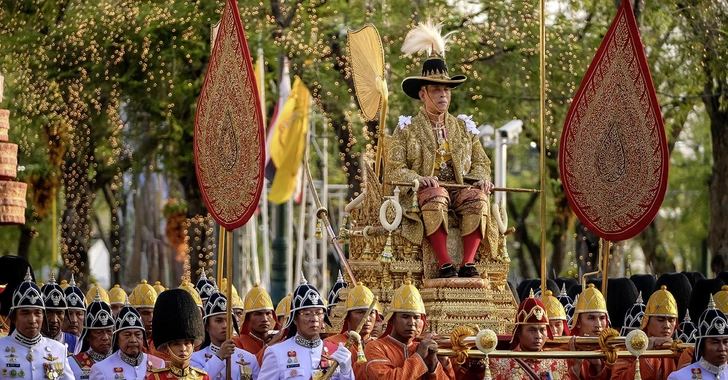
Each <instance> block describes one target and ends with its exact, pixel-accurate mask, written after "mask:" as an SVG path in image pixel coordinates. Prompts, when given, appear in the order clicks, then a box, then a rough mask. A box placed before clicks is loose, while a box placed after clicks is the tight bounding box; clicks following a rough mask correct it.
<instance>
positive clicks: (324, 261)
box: [320, 118, 333, 285]
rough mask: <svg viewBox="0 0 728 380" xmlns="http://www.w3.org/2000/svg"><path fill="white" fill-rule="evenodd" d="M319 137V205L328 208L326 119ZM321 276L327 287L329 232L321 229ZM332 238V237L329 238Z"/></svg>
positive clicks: (322, 121) (322, 120)
mask: <svg viewBox="0 0 728 380" xmlns="http://www.w3.org/2000/svg"><path fill="white" fill-rule="evenodd" d="M321 136H322V137H323V141H322V150H323V154H321V203H322V204H323V205H324V207H326V208H328V207H329V140H328V137H327V136H326V119H325V118H322V119H321ZM321 230H322V231H321V232H322V235H321V256H320V257H321V276H322V277H323V279H324V284H325V285H329V284H330V282H329V255H328V248H329V245H328V238H329V236H328V234H329V231H328V230H327V229H325V228H322V229H321ZM331 237H333V236H331Z"/></svg>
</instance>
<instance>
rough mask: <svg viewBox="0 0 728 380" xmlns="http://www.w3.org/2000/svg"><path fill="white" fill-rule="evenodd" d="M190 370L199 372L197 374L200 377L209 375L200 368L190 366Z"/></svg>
mask: <svg viewBox="0 0 728 380" xmlns="http://www.w3.org/2000/svg"><path fill="white" fill-rule="evenodd" d="M190 369H192V370H194V371H195V372H197V373H198V374H200V375H207V372H205V371H204V370H201V369H199V368H196V367H193V366H190Z"/></svg>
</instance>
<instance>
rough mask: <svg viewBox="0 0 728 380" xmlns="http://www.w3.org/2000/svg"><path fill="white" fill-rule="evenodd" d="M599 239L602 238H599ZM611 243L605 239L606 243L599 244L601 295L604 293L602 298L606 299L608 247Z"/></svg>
mask: <svg viewBox="0 0 728 380" xmlns="http://www.w3.org/2000/svg"><path fill="white" fill-rule="evenodd" d="M600 240H602V239H601V238H600ZM611 245H612V243H611V242H609V241H607V242H606V244H601V246H602V295H604V299H605V300H606V299H607V282H608V280H609V248H610V247H611Z"/></svg>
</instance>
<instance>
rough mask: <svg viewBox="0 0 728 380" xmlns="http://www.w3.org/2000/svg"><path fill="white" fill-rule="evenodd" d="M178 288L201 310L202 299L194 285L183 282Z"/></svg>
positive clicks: (186, 281)
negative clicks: (189, 296) (190, 297)
mask: <svg viewBox="0 0 728 380" xmlns="http://www.w3.org/2000/svg"><path fill="white" fill-rule="evenodd" d="M179 288H180V289H183V290H184V291H186V292H187V293H189V294H190V295H191V296H192V299H193V300H194V301H195V305H197V307H199V308H200V310H202V307H203V306H202V298H200V293H198V292H197V289H195V285H193V284H192V283H191V282H189V281H188V280H183V281H182V283H181V284H180V285H179Z"/></svg>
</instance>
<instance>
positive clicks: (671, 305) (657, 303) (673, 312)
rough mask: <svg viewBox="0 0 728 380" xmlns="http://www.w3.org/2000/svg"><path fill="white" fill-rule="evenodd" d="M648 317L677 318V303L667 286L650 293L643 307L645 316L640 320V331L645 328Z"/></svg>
mask: <svg viewBox="0 0 728 380" xmlns="http://www.w3.org/2000/svg"><path fill="white" fill-rule="evenodd" d="M650 317H673V318H677V302H675V297H673V295H672V293H670V292H669V291H668V290H667V286H665V285H662V286H661V287H660V290H658V291H656V292H654V293H652V295H651V296H650V299H649V301H647V305H646V306H645V316H644V317H643V318H642V325H641V326H640V329H642V330H644V329H645V327H647V322H648V321H649V320H650Z"/></svg>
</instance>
